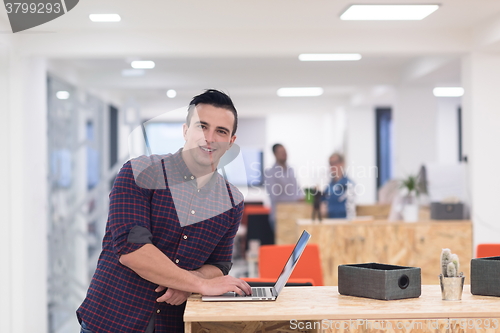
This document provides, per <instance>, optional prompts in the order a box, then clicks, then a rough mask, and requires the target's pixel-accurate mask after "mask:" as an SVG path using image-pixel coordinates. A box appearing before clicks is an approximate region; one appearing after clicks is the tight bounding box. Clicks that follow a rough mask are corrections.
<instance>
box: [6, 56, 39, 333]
mask: <svg viewBox="0 0 500 333" xmlns="http://www.w3.org/2000/svg"><path fill="white" fill-rule="evenodd" d="M6 63H7V66H8V71H7V75H6V77H7V79H6V81H5V80H4V79H3V78H1V79H0V81H1V82H2V83H3V82H7V83H8V87H7V89H5V90H4V89H0V94H5V93H6V92H7V95H8V96H7V100H8V106H7V108H6V112H2V119H1V122H0V123H2V125H0V126H1V128H2V131H1V132H2V134H1V135H2V143H1V145H2V151H4V150H6V151H7V153H6V155H4V156H5V159H4V161H5V164H8V165H7V166H3V165H2V167H3V168H7V170H5V171H6V175H5V173H4V172H2V176H1V177H2V178H6V179H2V187H3V186H4V184H7V190H5V189H2V197H4V196H6V195H7V198H6V200H1V201H2V203H1V204H2V205H4V204H5V202H7V203H8V208H7V209H6V210H3V209H2V212H7V218H6V219H4V217H2V222H1V223H2V225H3V224H6V225H7V226H6V229H7V232H8V234H7V236H6V237H4V240H3V241H2V243H3V242H5V238H6V239H7V245H5V244H2V245H1V246H3V247H7V249H6V251H5V252H4V251H2V252H0V258H1V260H2V263H3V262H6V268H7V269H6V270H5V272H6V274H5V275H9V274H10V277H7V278H6V279H7V281H6V284H4V283H1V286H0V288H2V293H1V295H2V296H1V299H2V300H3V299H4V297H5V296H6V297H5V298H6V299H7V301H6V302H8V303H10V304H6V305H7V306H9V309H7V311H6V313H7V315H8V316H9V317H10V318H7V320H6V323H7V324H6V325H7V327H10V329H6V330H5V332H12V333H25V332H40V333H45V332H47V326H48V324H47V111H46V109H47V100H46V94H47V89H46V80H47V78H46V65H45V61H44V60H43V59H38V58H27V57H21V56H19V55H17V54H15V53H13V52H11V53H10V55H9V59H8V61H7V62H2V64H1V65H0V73H1V74H0V77H1V76H3V75H2V74H3V72H4V70H3V66H5V64H6ZM2 83H0V84H2ZM0 103H4V102H0ZM4 128H7V131H6V132H5V133H4ZM1 164H4V163H1ZM2 171H4V170H2ZM4 181H5V182H4ZM3 231H4V230H3V226H2V233H3ZM3 271H4V266H2V272H3ZM1 275H2V276H1V277H0V279H4V278H5V277H4V276H3V275H4V274H1ZM5 286H7V289H8V290H7V291H5V290H4V288H5ZM1 304H2V310H3V306H4V301H2V303H1ZM2 312H3V311H2ZM2 315H3V314H2ZM1 322H2V331H3V330H4V328H5V326H4V323H5V322H4V321H3V320H2V321H1Z"/></svg>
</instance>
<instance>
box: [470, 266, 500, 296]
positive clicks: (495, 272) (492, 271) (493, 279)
mask: <svg viewBox="0 0 500 333" xmlns="http://www.w3.org/2000/svg"><path fill="white" fill-rule="evenodd" d="M470 292H471V294H473V295H483V296H500V257H487V258H476V259H472V260H471V261H470Z"/></svg>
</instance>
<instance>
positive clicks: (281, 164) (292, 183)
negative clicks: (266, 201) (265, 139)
mask: <svg viewBox="0 0 500 333" xmlns="http://www.w3.org/2000/svg"><path fill="white" fill-rule="evenodd" d="M273 154H274V157H275V158H276V162H275V163H274V165H273V166H272V167H271V168H269V169H266V170H265V172H264V176H265V182H264V184H265V187H266V191H267V193H268V194H269V198H270V200H271V213H270V215H269V224H270V225H271V228H272V229H273V230H275V229H276V205H277V204H278V203H279V202H293V201H299V200H301V199H303V198H304V194H303V193H302V190H301V189H300V188H299V187H298V185H297V179H296V178H295V173H294V171H293V169H292V168H291V167H290V166H288V165H287V163H286V161H287V153H286V149H285V147H284V146H283V145H282V144H280V143H276V144H275V145H273Z"/></svg>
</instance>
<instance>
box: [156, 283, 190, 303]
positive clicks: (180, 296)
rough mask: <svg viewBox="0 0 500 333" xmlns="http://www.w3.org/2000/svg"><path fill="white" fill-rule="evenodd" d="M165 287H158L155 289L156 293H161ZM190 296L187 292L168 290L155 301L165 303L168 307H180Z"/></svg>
mask: <svg viewBox="0 0 500 333" xmlns="http://www.w3.org/2000/svg"><path fill="white" fill-rule="evenodd" d="M165 289H166V287H163V286H158V288H156V289H155V291H156V292H157V293H159V292H162V291H164V290H165ZM190 295H191V293H190V292H188V291H182V290H177V289H173V288H168V290H167V291H166V292H165V293H164V294H163V295H162V296H160V297H158V298H157V299H156V301H157V302H159V303H160V302H166V303H168V304H170V305H181V304H182V303H184V302H185V301H186V300H187V299H188V297H189V296H190Z"/></svg>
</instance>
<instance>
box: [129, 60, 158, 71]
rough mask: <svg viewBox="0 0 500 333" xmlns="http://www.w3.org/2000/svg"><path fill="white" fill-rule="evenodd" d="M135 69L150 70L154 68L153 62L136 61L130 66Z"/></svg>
mask: <svg viewBox="0 0 500 333" xmlns="http://www.w3.org/2000/svg"><path fill="white" fill-rule="evenodd" d="M130 65H131V66H132V68H135V69H151V68H155V62H154V61H151V60H136V61H132V63H131V64H130Z"/></svg>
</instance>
